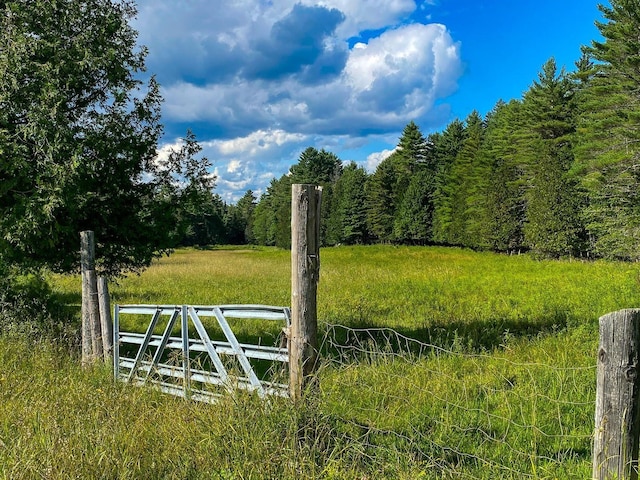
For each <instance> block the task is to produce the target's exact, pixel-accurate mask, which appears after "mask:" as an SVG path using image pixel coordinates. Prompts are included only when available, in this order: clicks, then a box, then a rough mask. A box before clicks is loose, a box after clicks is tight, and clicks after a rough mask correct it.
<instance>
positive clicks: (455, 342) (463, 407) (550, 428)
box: [0, 246, 640, 479]
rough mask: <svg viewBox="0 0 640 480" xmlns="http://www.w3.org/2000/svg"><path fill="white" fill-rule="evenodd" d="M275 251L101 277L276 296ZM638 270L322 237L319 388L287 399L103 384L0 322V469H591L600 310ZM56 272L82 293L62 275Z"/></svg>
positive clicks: (267, 299)
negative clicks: (202, 396)
mask: <svg viewBox="0 0 640 480" xmlns="http://www.w3.org/2000/svg"><path fill="white" fill-rule="evenodd" d="M289 255H290V253H289V252H287V251H281V250H276V249H268V248H245V249H230V248H225V249H213V250H180V251H177V252H175V253H174V254H173V255H172V256H170V257H168V258H163V259H161V260H159V261H157V262H156V263H155V264H154V265H153V266H152V267H151V268H150V269H148V270H147V271H145V272H144V273H143V274H142V275H140V276H131V277H128V278H126V279H123V280H121V281H120V282H119V284H117V285H112V289H111V290H112V291H111V293H112V299H113V300H112V301H113V302H114V303H120V304H129V303H151V304H174V303H175V304H233V303H254V304H255V303H259V304H269V305H288V304H289V295H290V264H289ZM639 275H640V266H639V265H638V264H627V263H615V262H582V261H576V260H573V261H571V260H565V261H538V260H533V259H531V258H530V257H528V256H526V255H521V256H503V255H495V254H490V253H477V252H473V251H469V250H462V249H452V248H437V247H428V248H425V247H393V246H366V247H364V246H363V247H337V248H330V249H323V250H322V251H321V276H320V283H319V291H318V316H319V324H320V325H319V328H320V336H321V338H322V339H323V341H322V348H323V364H322V366H321V368H320V372H319V380H320V381H319V385H320V388H319V390H318V391H317V392H316V394H315V395H314V396H313V398H309V399H308V401H307V402H306V403H305V404H304V405H298V406H293V405H291V403H290V402H288V401H287V400H285V399H271V400H269V401H268V402H265V401H261V400H259V399H257V398H255V397H254V396H251V395H246V394H241V393H238V394H236V395H230V396H228V397H227V398H225V399H223V400H222V401H221V402H219V403H217V404H215V405H204V404H199V403H195V402H188V401H183V400H180V399H176V398H173V397H168V396H165V395H162V394H160V393H158V392H155V391H153V390H150V389H145V388H133V387H129V386H127V385H122V384H114V382H113V381H112V380H111V376H110V372H109V369H108V368H106V367H105V368H103V367H96V368H94V369H89V370H86V369H85V370H83V369H82V368H80V366H79V362H78V359H77V356H76V355H75V354H69V353H68V351H67V350H65V349H61V348H60V347H58V346H56V345H54V344H52V343H51V342H48V341H42V342H37V343H36V344H35V345H33V344H32V343H27V342H25V341H24V340H21V339H19V338H13V337H7V336H5V337H0V365H3V370H2V373H1V374H0V478H7V479H20V478H56V479H57V478H123V479H124V478H189V479H190V478H220V479H245V478H251V479H253V478H255V479H262V478H268V479H271V478H273V479H276V478H291V479H294V478H335V479H369V478H406V479H414V478H424V479H448V478H486V479H489V478H492V479H495V478H510V479H520V478H536V479H537V478H540V479H542V478H549V479H551V478H563V479H564V478H575V479H584V478H589V477H590V472H591V444H592V440H591V437H592V433H593V416H594V402H595V364H596V356H595V355H596V354H595V352H596V346H597V341H598V338H597V337H598V332H597V330H598V327H597V325H598V322H597V321H598V317H599V316H601V315H603V314H605V313H608V312H611V311H614V310H618V309H621V308H628V307H634V306H637V305H638V303H640V298H638V297H639V295H638V280H639V278H640V277H639ZM53 280H54V282H55V283H54V285H55V291H56V293H57V294H59V295H60V296H61V297H64V298H65V299H67V301H69V302H70V303H79V290H80V282H79V279H78V278H73V277H53ZM123 327H124V328H127V329H142V328H144V326H142V325H137V324H135V323H132V324H129V325H124V326H123ZM391 329H392V330H391ZM246 334H247V335H253V334H254V333H252V332H246Z"/></svg>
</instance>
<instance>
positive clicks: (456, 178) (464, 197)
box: [438, 111, 484, 247]
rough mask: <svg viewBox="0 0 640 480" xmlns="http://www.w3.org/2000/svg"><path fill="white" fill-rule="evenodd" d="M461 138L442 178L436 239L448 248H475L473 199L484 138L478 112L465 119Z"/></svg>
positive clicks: (478, 186)
mask: <svg viewBox="0 0 640 480" xmlns="http://www.w3.org/2000/svg"><path fill="white" fill-rule="evenodd" d="M465 123H466V126H465V138H464V140H463V142H462V144H461V146H460V150H459V151H458V154H457V155H456V157H455V160H454V161H453V164H452V165H451V168H450V170H449V172H448V174H447V176H446V177H445V180H444V187H443V188H442V192H443V194H444V195H443V198H442V199H441V200H440V204H439V205H438V206H439V208H440V212H439V216H440V219H439V220H440V224H439V228H440V231H439V232H438V233H439V239H440V241H444V242H445V243H448V244H450V245H462V246H468V247H472V246H477V245H476V239H475V238H474V237H473V230H474V228H475V226H474V225H473V224H474V222H475V221H476V219H475V218H474V216H473V215H474V211H475V203H474V202H476V201H478V200H477V199H476V196H477V195H479V192H480V190H481V188H480V185H479V184H478V181H479V178H480V177H481V175H480V174H479V173H478V172H477V170H478V169H479V168H481V167H480V166H479V161H480V157H479V151H480V147H481V145H482V138H483V135H484V125H483V121H482V118H481V117H480V115H479V114H478V112H476V111H473V112H471V114H469V116H468V117H467V119H466V122H465Z"/></svg>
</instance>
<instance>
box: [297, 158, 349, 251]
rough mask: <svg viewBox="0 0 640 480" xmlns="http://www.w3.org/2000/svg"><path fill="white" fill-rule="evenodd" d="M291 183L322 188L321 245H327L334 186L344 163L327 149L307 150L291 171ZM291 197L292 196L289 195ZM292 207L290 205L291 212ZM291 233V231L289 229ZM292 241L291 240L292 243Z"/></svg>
mask: <svg viewBox="0 0 640 480" xmlns="http://www.w3.org/2000/svg"><path fill="white" fill-rule="evenodd" d="M290 172H291V183H290V184H293V183H308V184H312V185H320V186H321V187H322V202H321V204H320V243H321V244H326V237H327V226H328V222H329V216H330V212H331V210H332V208H333V203H334V200H333V186H334V184H335V182H336V181H337V180H338V179H339V178H340V175H341V174H342V161H341V160H340V159H339V158H338V157H337V156H336V155H335V154H333V153H331V152H327V151H326V150H325V149H322V150H317V149H315V148H313V147H309V148H307V149H306V150H305V151H304V152H302V153H301V154H300V157H299V159H298V163H297V164H295V165H293V166H292V167H291V169H290ZM289 196H290V195H289ZM290 209H291V206H290V205H289V210H290ZM289 231H290V229H289ZM290 242H291V240H290V239H289V242H288V243H290Z"/></svg>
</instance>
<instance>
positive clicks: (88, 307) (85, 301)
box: [80, 231, 102, 365]
mask: <svg viewBox="0 0 640 480" xmlns="http://www.w3.org/2000/svg"><path fill="white" fill-rule="evenodd" d="M94 238H95V237H94V234H93V232H91V231H84V232H80V265H81V268H82V364H83V365H87V364H89V363H93V362H95V360H96V359H98V358H100V357H102V333H101V328H100V308H99V306H98V283H97V279H96V269H95V268H96V267H95V239H94Z"/></svg>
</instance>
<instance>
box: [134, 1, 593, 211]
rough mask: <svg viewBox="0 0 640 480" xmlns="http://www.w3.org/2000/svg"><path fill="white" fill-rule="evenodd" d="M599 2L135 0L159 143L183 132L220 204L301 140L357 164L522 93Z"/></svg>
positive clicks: (257, 185) (258, 185) (578, 40)
mask: <svg viewBox="0 0 640 480" xmlns="http://www.w3.org/2000/svg"><path fill="white" fill-rule="evenodd" d="M597 4H598V2H597V0H138V1H137V5H138V17H137V19H136V20H135V22H134V28H136V29H137V30H138V31H139V33H140V35H139V43H140V44H141V45H145V46H146V47H147V48H148V50H149V55H148V57H147V66H148V73H150V74H155V75H156V77H157V79H158V81H159V82H160V84H161V87H162V90H161V91H162V95H163V97H164V99H165V101H164V105H163V123H164V125H165V135H164V138H163V140H162V144H161V147H162V148H161V152H163V151H166V150H167V148H170V147H171V146H174V145H177V142H179V139H180V138H181V137H183V136H184V135H185V133H186V131H187V129H191V130H192V131H193V132H194V133H195V134H196V136H197V139H198V141H199V142H200V143H201V145H202V146H203V155H204V156H206V157H207V158H209V159H210V160H211V161H212V162H213V165H214V168H215V171H214V173H215V174H216V175H217V187H216V192H217V193H218V194H220V195H221V196H222V198H223V199H224V200H225V201H226V202H229V203H233V202H235V201H236V200H238V199H239V198H240V197H241V196H242V195H243V194H244V193H245V192H246V191H247V190H248V189H251V190H253V192H254V193H255V194H256V195H257V196H259V195H260V194H261V193H262V192H264V190H265V189H266V187H267V186H268V184H269V182H270V180H271V179H272V178H274V177H277V178H279V177H280V176H282V175H283V174H285V173H287V171H288V168H289V167H290V166H291V165H293V164H295V163H296V162H297V160H298V156H299V155H300V153H301V152H302V151H303V150H304V149H306V148H307V147H310V146H311V147H315V148H317V149H322V148H324V149H326V150H328V151H331V152H333V153H335V154H336V155H338V157H340V159H341V160H342V161H343V162H349V161H351V160H353V161H355V162H356V163H358V164H359V165H362V166H364V167H365V168H366V169H367V170H368V171H369V172H372V171H373V170H375V167H376V166H377V164H378V163H379V162H380V161H382V159H384V158H385V157H386V156H387V155H389V154H390V153H391V151H392V150H393V148H394V147H395V146H396V144H397V143H398V139H399V136H400V134H401V132H402V129H403V128H404V126H405V125H406V124H407V123H409V122H410V121H412V120H413V121H415V122H416V124H418V126H419V127H420V129H421V130H422V132H423V133H424V134H425V135H426V134H428V133H430V132H434V131H441V130H443V129H444V128H445V127H446V125H447V124H448V123H450V122H451V121H452V120H454V119H455V118H460V119H461V120H464V118H465V117H466V116H467V115H468V114H469V113H470V112H471V111H472V110H474V109H475V110H478V111H479V112H480V114H482V115H485V114H486V113H487V112H488V111H490V110H491V109H492V108H493V107H494V105H495V104H496V102H497V101H498V100H500V99H503V100H505V101H508V100H511V99H513V98H521V96H522V93H523V92H524V91H526V90H527V89H528V88H529V86H530V85H531V84H532V83H533V81H534V80H536V79H537V75H538V73H539V71H540V69H541V67H542V65H543V63H544V62H545V61H546V60H548V59H549V58H550V57H554V58H555V59H556V62H557V64H558V65H559V66H564V67H565V68H566V69H567V70H568V71H572V70H574V62H575V61H576V60H578V58H579V57H580V46H581V45H585V44H590V43H591V41H592V40H597V39H599V38H600V36H599V32H598V29H597V28H596V26H595V21H596V20H602V18H601V14H600V12H599V10H598V8H597Z"/></svg>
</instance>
